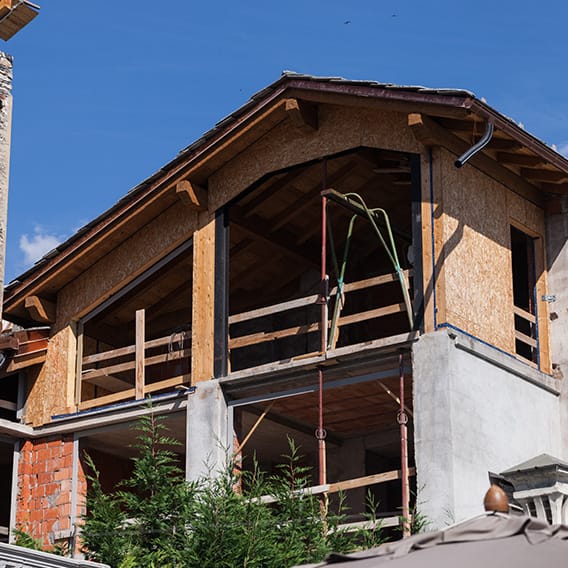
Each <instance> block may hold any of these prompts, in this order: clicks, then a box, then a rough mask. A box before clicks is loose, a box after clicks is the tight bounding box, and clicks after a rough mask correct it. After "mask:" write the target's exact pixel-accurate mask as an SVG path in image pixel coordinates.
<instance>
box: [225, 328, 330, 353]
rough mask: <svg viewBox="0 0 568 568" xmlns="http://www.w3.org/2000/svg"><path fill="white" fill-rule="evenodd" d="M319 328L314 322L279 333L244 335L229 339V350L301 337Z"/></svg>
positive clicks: (267, 332)
mask: <svg viewBox="0 0 568 568" xmlns="http://www.w3.org/2000/svg"><path fill="white" fill-rule="evenodd" d="M319 327H320V324H319V322H315V323H309V324H304V325H297V326H294V327H289V328H287V329H282V330H279V331H261V332H259V333H252V334H250V335H244V336H242V337H235V338H230V339H229V349H238V348H240V347H246V346H247V345H256V344H257V343H264V342H265V341H273V340H275V339H282V338H284V337H290V336H292V335H303V334H305V333H311V332H313V331H317V330H318V329H319Z"/></svg>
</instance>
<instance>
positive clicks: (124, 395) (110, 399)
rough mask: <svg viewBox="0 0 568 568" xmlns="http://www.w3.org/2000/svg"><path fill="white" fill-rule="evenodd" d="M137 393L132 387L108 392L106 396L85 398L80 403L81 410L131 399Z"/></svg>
mask: <svg viewBox="0 0 568 568" xmlns="http://www.w3.org/2000/svg"><path fill="white" fill-rule="evenodd" d="M135 394H136V389H134V388H131V389H128V390H125V391H121V392H115V393H112V394H106V395H104V396H99V397H98V398H92V399H90V400H85V401H83V402H81V403H79V405H78V406H79V410H88V409H89V408H96V407H97V406H105V405H107V404H114V403H115V402H120V401H122V400H129V399H132V398H134V395H135Z"/></svg>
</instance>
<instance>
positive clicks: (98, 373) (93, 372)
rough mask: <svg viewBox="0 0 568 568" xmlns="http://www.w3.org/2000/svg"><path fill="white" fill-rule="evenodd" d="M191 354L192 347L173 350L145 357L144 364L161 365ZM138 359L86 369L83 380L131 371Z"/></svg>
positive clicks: (147, 365)
mask: <svg viewBox="0 0 568 568" xmlns="http://www.w3.org/2000/svg"><path fill="white" fill-rule="evenodd" d="M190 356H191V349H182V350H179V351H172V352H171V353H163V354H161V355H154V356H153V357H146V358H145V359H144V366H145V367H150V366H152V365H159V364H161V363H168V362H169V361H176V360H177V359H184V358H186V357H190ZM135 366H136V361H134V360H132V361H127V362H125V363H119V364H117V365H109V366H108V367H101V368H99V369H84V370H83V380H86V381H89V380H92V379H95V378H97V377H106V376H108V375H114V374H116V373H123V372H125V371H131V370H133V369H134V368H135Z"/></svg>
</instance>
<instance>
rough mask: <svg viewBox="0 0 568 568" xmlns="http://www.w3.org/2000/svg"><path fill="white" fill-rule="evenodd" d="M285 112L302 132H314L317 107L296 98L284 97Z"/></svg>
mask: <svg viewBox="0 0 568 568" xmlns="http://www.w3.org/2000/svg"><path fill="white" fill-rule="evenodd" d="M286 114H287V115H288V117H289V119H290V122H291V123H292V124H293V125H294V126H296V127H297V128H299V129H300V130H302V131H303V132H306V133H310V132H315V131H316V130H317V129H318V107H317V105H315V104H313V103H307V102H304V101H300V100H298V99H286Z"/></svg>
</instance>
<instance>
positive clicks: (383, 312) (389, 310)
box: [338, 303, 406, 327]
mask: <svg viewBox="0 0 568 568" xmlns="http://www.w3.org/2000/svg"><path fill="white" fill-rule="evenodd" d="M404 311H406V306H405V305H404V303H401V304H391V305H390V306H385V307H383V308H376V309H374V310H368V311H366V312H360V313H358V314H351V315H349V316H343V317H341V318H339V322H338V325H339V326H340V327H341V326H342V325H350V324H353V323H358V322H360V321H367V320H370V319H375V318H380V317H383V316H388V315H391V314H398V313H400V312H404Z"/></svg>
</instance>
